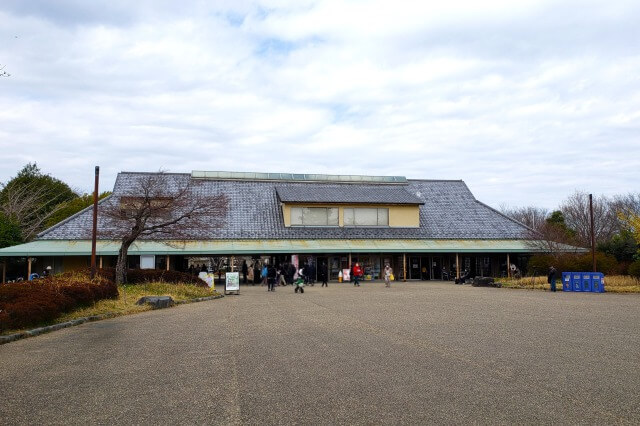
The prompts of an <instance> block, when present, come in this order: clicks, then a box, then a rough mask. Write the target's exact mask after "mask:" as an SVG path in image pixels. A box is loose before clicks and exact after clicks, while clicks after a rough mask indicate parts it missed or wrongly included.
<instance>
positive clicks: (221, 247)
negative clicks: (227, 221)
mask: <svg viewBox="0 0 640 426" xmlns="http://www.w3.org/2000/svg"><path fill="white" fill-rule="evenodd" d="M119 248H120V242H119V241H105V240H102V241H98V243H97V250H96V251H97V254H98V255H102V256H115V255H117V254H118V249H119ZM578 250H580V251H584V249H578ZM538 251H540V250H539V249H536V247H535V246H533V245H532V244H531V242H529V241H527V240H346V241H342V240H210V241H166V242H160V241H137V242H135V243H134V244H133V245H132V246H131V248H130V249H129V254H130V255H141V254H157V255H167V254H168V255H217V254H228V255H231V254H237V255H240V254H277V253H292V254H299V253H533V252H538ZM567 251H576V247H569V246H567ZM90 254H91V241H86V240H82V241H72V240H37V241H32V242H30V243H26V244H21V245H17V246H13V247H6V248H3V249H0V257H25V256H86V255H90Z"/></svg>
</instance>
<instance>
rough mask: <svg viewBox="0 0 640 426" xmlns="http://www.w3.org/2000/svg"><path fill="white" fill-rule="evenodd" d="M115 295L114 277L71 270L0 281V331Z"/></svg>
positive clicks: (41, 319) (29, 324)
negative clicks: (110, 278)
mask: <svg viewBox="0 0 640 426" xmlns="http://www.w3.org/2000/svg"><path fill="white" fill-rule="evenodd" d="M116 298H118V287H117V286H116V285H115V283H114V282H113V281H111V280H108V279H106V278H104V277H96V278H95V279H93V280H91V279H90V278H89V277H88V275H86V274H80V273H74V272H67V273H63V274H59V275H55V276H52V277H48V278H43V279H39V280H34V281H24V282H19V283H11V284H4V285H0V331H4V330H10V329H18V328H25V327H28V326H32V325H37V324H41V323H43V322H48V321H51V320H53V319H55V318H56V317H58V316H60V314H62V313H64V312H67V311H70V310H72V309H74V308H76V307H78V306H82V305H88V304H91V303H93V302H96V301H98V300H102V299H116Z"/></svg>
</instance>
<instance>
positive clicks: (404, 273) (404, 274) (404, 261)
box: [402, 253, 407, 283]
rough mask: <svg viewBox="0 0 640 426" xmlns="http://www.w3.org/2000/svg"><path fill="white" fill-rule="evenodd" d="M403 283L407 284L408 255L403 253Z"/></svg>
mask: <svg viewBox="0 0 640 426" xmlns="http://www.w3.org/2000/svg"><path fill="white" fill-rule="evenodd" d="M402 282H405V283H406V282H407V253H402Z"/></svg>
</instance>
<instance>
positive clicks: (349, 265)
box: [347, 253, 351, 269]
mask: <svg viewBox="0 0 640 426" xmlns="http://www.w3.org/2000/svg"><path fill="white" fill-rule="evenodd" d="M347 266H348V267H349V269H351V253H349V264H348V265H347Z"/></svg>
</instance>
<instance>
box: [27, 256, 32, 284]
mask: <svg viewBox="0 0 640 426" xmlns="http://www.w3.org/2000/svg"><path fill="white" fill-rule="evenodd" d="M29 277H31V258H30V257H27V281H29Z"/></svg>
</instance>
